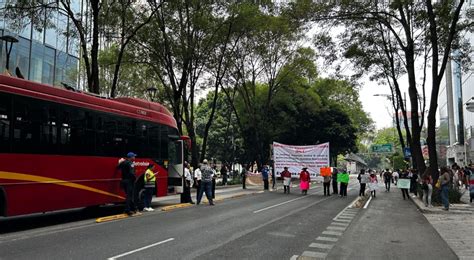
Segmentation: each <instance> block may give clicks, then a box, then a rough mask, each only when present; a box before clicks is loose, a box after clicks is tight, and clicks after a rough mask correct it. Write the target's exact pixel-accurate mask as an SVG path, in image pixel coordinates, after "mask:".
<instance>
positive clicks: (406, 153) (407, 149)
mask: <svg viewBox="0 0 474 260" xmlns="http://www.w3.org/2000/svg"><path fill="white" fill-rule="evenodd" d="M403 155H404V156H405V158H408V157H411V150H410V147H404V148H403Z"/></svg>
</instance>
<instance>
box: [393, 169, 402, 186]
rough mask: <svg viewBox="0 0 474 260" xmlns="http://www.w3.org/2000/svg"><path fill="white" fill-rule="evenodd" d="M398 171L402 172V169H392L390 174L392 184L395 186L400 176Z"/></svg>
mask: <svg viewBox="0 0 474 260" xmlns="http://www.w3.org/2000/svg"><path fill="white" fill-rule="evenodd" d="M399 172H402V170H398V171H394V172H393V174H392V177H393V178H392V180H393V184H395V186H397V183H398V178H399V177H400V175H399Z"/></svg>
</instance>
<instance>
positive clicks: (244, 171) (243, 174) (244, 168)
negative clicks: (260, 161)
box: [240, 165, 247, 190]
mask: <svg viewBox="0 0 474 260" xmlns="http://www.w3.org/2000/svg"><path fill="white" fill-rule="evenodd" d="M240 175H241V176H242V189H244V190H245V189H247V188H246V187H245V181H246V180H247V165H244V166H243V167H242V172H241V173H240Z"/></svg>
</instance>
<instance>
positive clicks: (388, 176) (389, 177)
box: [383, 169, 392, 192]
mask: <svg viewBox="0 0 474 260" xmlns="http://www.w3.org/2000/svg"><path fill="white" fill-rule="evenodd" d="M383 180H384V182H385V191H386V192H390V184H391V183H392V173H391V172H390V171H389V170H388V169H385V172H384V173H383Z"/></svg>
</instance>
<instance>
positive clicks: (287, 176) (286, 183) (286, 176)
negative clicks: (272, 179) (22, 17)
mask: <svg viewBox="0 0 474 260" xmlns="http://www.w3.org/2000/svg"><path fill="white" fill-rule="evenodd" d="M281 177H282V178H283V191H284V193H285V194H286V193H288V194H290V186H291V172H289V171H288V167H283V171H282V172H281Z"/></svg>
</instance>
